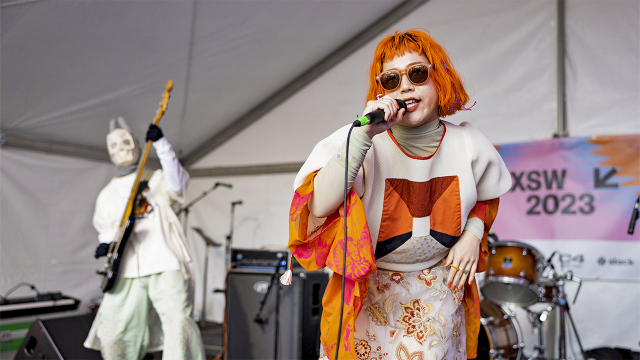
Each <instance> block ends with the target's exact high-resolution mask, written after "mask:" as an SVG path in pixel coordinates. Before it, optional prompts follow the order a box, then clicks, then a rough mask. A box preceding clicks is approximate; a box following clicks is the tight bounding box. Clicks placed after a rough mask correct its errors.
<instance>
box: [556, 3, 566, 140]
mask: <svg viewBox="0 0 640 360" xmlns="http://www.w3.org/2000/svg"><path fill="white" fill-rule="evenodd" d="M565 7H566V4H565V0H558V1H557V2H556V13H557V21H556V24H557V28H558V33H557V39H556V43H557V69H558V70H557V77H558V79H557V84H558V88H557V103H558V131H557V132H556V133H555V134H554V135H553V137H567V136H569V129H568V128H567V107H566V104H567V101H566V100H567V96H566V95H567V92H566V89H567V88H566V83H565V79H566V77H565V57H566V42H565V40H566V27H565V26H566V14H565Z"/></svg>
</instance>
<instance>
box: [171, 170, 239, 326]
mask: <svg viewBox="0 0 640 360" xmlns="http://www.w3.org/2000/svg"><path fill="white" fill-rule="evenodd" d="M218 186H224V187H227V188H229V189H231V188H232V185H231V184H225V183H220V182H216V183H215V184H213V186H212V187H210V188H209V189H207V190H206V191H204V192H203V193H202V194H200V195H199V196H198V197H196V198H195V199H193V200H191V202H189V203H188V204H187V205H185V206H184V207H183V208H181V209H180V210H178V212H176V215H177V216H180V214H181V213H183V212H184V219H183V222H182V226H183V231H184V237H185V239H186V237H187V229H188V224H189V211H190V209H191V207H192V206H193V205H195V204H196V203H197V202H198V201H200V200H202V199H204V197H205V196H207V195H209V193H211V192H212V191H213V190H215V189H216V188H217V187H218ZM194 230H195V228H194ZM198 230H199V229H198ZM198 230H196V231H197V232H198V233H199V234H200V236H202V238H203V239H204V241H205V243H206V247H205V255H204V282H203V284H202V292H203V293H204V295H203V297H202V310H201V312H200V320H199V321H198V324H199V325H200V327H202V326H204V325H206V323H207V319H206V317H205V314H206V310H205V309H206V307H207V303H206V299H207V295H206V294H207V271H208V269H207V268H208V264H209V246H220V244H217V243H215V242H213V241H212V240H210V239H208V238H207V237H205V236H204V233H203V232H202V231H201V230H200V231H198Z"/></svg>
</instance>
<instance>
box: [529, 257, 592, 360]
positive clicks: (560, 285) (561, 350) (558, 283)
mask: <svg viewBox="0 0 640 360" xmlns="http://www.w3.org/2000/svg"><path fill="white" fill-rule="evenodd" d="M556 253H557V251H554V252H553V253H552V254H551V256H549V259H547V260H546V261H545V264H544V268H543V269H542V271H544V269H546V268H547V267H548V268H550V269H551V271H550V272H549V274H548V275H547V278H549V279H551V280H553V282H554V284H555V287H556V288H557V289H558V298H557V299H556V300H554V302H553V304H554V306H558V308H559V310H560V315H559V318H560V334H559V336H558V358H559V359H560V360H566V359H567V333H566V331H567V318H568V319H569V322H570V323H571V327H572V328H573V332H574V334H575V335H576V340H577V341H578V346H579V347H580V353H581V354H582V356H583V358H585V359H586V357H585V352H584V348H583V347H582V342H581V341H580V336H578V330H577V329H576V324H575V323H574V322H573V317H572V316H571V312H570V311H569V303H568V302H567V299H566V294H565V292H564V284H565V281H566V280H569V281H573V282H577V283H578V290H577V291H576V295H575V297H574V298H573V303H574V304H575V303H576V300H577V299H578V294H579V293H580V288H581V287H582V280H581V279H580V278H577V277H575V276H573V272H572V271H571V270H569V271H567V272H566V273H564V274H558V273H557V272H556V269H555V267H554V266H553V264H552V263H551V260H552V259H553V256H554V255H555V254H556ZM547 310H548V311H551V310H553V307H549V308H547ZM527 311H528V310H527ZM548 311H543V312H542V313H541V314H540V317H539V318H537V319H536V323H538V322H537V320H540V322H539V323H540V328H539V330H540V331H541V330H542V326H541V322H542V321H544V320H546V316H547V315H548ZM534 314H535V313H534ZM543 316H544V320H543ZM540 334H541V332H539V340H540V344H539V346H540V347H541V344H542V342H541V340H542V336H541V335H540Z"/></svg>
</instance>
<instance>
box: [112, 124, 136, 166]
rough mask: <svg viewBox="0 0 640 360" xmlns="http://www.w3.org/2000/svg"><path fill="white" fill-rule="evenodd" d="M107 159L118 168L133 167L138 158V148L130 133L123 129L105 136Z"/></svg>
mask: <svg viewBox="0 0 640 360" xmlns="http://www.w3.org/2000/svg"><path fill="white" fill-rule="evenodd" d="M107 149H108V151H109V157H110V158H111V162H113V163H114V164H115V165H116V166H118V167H127V166H131V165H134V164H136V163H137V162H138V159H139V158H140V147H139V145H138V141H136V140H135V138H134V137H133V136H131V133H130V132H128V131H127V130H124V129H120V128H118V129H115V130H113V131H111V132H110V133H109V134H108V135H107Z"/></svg>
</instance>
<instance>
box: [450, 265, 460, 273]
mask: <svg viewBox="0 0 640 360" xmlns="http://www.w3.org/2000/svg"><path fill="white" fill-rule="evenodd" d="M451 267H452V268H453V269H454V270H457V271H460V268H459V267H457V266H455V265H453V264H451Z"/></svg>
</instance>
